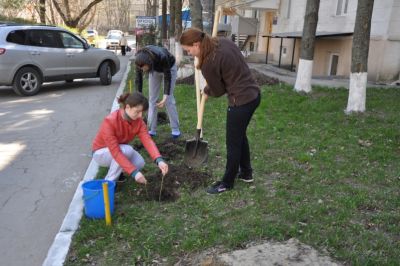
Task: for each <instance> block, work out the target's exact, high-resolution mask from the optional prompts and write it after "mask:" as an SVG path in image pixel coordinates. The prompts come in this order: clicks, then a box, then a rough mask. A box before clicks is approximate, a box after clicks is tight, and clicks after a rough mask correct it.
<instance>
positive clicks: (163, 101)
mask: <svg viewBox="0 0 400 266" xmlns="http://www.w3.org/2000/svg"><path fill="white" fill-rule="evenodd" d="M167 97H168V95H165V94H164V95H163V98H162V100H161V101H159V102H158V103H157V107H158V108H163V107H164V105H165V102H166V101H167Z"/></svg>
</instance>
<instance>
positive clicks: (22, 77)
mask: <svg viewBox="0 0 400 266" xmlns="http://www.w3.org/2000/svg"><path fill="white" fill-rule="evenodd" d="M41 86H42V76H41V75H40V74H39V72H38V71H37V70H36V69H34V68H32V67H23V68H21V69H20V70H18V72H17V74H16V75H15V78H14V82H13V89H14V91H15V93H16V94H18V95H22V96H32V95H35V94H36V93H38V92H39V90H40V87H41Z"/></svg>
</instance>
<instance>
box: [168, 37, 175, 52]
mask: <svg viewBox="0 0 400 266" xmlns="http://www.w3.org/2000/svg"><path fill="white" fill-rule="evenodd" d="M169 51H170V53H171V54H173V55H174V56H175V53H176V50H175V38H174V37H171V38H169Z"/></svg>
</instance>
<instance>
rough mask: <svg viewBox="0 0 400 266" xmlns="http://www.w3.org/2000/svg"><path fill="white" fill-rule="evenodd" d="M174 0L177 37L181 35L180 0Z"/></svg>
mask: <svg viewBox="0 0 400 266" xmlns="http://www.w3.org/2000/svg"><path fill="white" fill-rule="evenodd" d="M172 1H173V0H172ZM175 1H176V2H175V39H179V38H180V37H181V35H182V0H175Z"/></svg>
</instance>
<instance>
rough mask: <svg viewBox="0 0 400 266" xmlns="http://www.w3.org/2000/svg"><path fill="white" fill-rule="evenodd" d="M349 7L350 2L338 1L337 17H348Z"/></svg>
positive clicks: (345, 0)
mask: <svg viewBox="0 0 400 266" xmlns="http://www.w3.org/2000/svg"><path fill="white" fill-rule="evenodd" d="M348 5H349V0H338V1H337V7H336V15H337V16H342V15H346V14H347V7H348Z"/></svg>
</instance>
